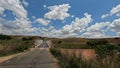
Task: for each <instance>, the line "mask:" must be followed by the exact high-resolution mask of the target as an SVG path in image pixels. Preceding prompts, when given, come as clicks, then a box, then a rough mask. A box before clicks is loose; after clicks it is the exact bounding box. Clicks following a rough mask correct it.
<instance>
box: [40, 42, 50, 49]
mask: <svg viewBox="0 0 120 68" xmlns="http://www.w3.org/2000/svg"><path fill="white" fill-rule="evenodd" d="M38 48H49V46H48V44H47V43H46V41H43V43H42V44H40V45H39V46H38Z"/></svg>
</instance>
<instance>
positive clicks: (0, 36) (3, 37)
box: [0, 34, 11, 40]
mask: <svg viewBox="0 0 120 68" xmlns="http://www.w3.org/2000/svg"><path fill="white" fill-rule="evenodd" d="M10 39H11V37H10V36H8V35H3V34H0V40H10Z"/></svg>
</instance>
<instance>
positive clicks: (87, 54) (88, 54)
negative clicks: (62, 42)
mask: <svg viewBox="0 0 120 68" xmlns="http://www.w3.org/2000/svg"><path fill="white" fill-rule="evenodd" d="M60 51H61V53H62V54H66V55H69V56H74V55H75V56H76V57H81V58H82V59H95V57H96V54H95V51H94V49H60Z"/></svg>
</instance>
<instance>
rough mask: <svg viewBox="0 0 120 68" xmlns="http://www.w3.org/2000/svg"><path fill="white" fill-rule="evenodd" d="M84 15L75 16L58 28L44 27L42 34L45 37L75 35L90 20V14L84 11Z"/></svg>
mask: <svg viewBox="0 0 120 68" xmlns="http://www.w3.org/2000/svg"><path fill="white" fill-rule="evenodd" d="M84 16H85V17H83V18H78V17H77V18H76V19H75V21H72V23H71V24H69V25H68V24H67V25H65V26H63V27H62V28H61V29H58V30H56V29H55V28H54V27H51V30H49V29H45V28H44V30H41V32H42V35H44V36H47V37H76V36H77V35H78V33H79V32H83V31H84V30H85V28H86V27H87V26H88V24H89V23H90V22H92V18H91V15H90V14H88V13H85V14H84ZM49 31H50V32H49Z"/></svg>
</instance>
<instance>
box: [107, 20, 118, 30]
mask: <svg viewBox="0 0 120 68" xmlns="http://www.w3.org/2000/svg"><path fill="white" fill-rule="evenodd" d="M108 28H109V29H110V30H112V31H120V18H118V19H115V20H114V21H113V22H112V23H111V24H110V25H109V27H108Z"/></svg>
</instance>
